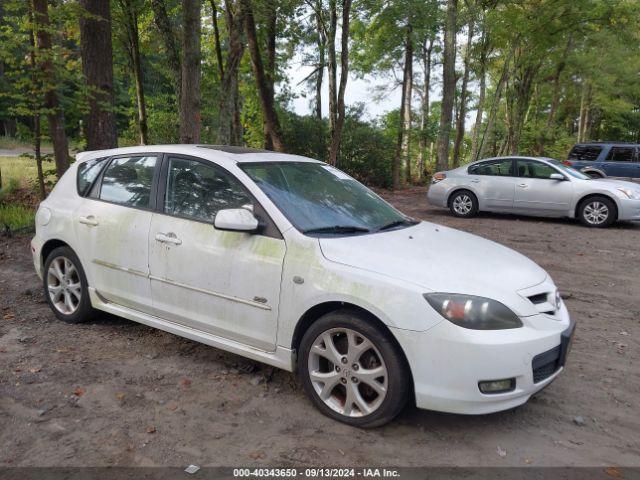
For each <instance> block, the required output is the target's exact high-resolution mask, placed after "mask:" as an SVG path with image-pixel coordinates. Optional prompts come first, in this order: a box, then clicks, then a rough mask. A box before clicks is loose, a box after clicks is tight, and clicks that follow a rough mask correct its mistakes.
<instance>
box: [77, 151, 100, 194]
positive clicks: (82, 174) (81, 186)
mask: <svg viewBox="0 0 640 480" xmlns="http://www.w3.org/2000/svg"><path fill="white" fill-rule="evenodd" d="M106 160H107V157H103V158H93V159H91V160H87V161H86V162H83V163H81V164H80V165H78V179H77V188H78V195H80V196H81V197H86V196H87V195H88V194H89V190H91V185H93V182H94V181H95V179H96V178H98V175H100V172H101V171H102V169H103V168H104V166H105V164H106Z"/></svg>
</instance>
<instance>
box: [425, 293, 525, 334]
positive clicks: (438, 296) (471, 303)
mask: <svg viewBox="0 0 640 480" xmlns="http://www.w3.org/2000/svg"><path fill="white" fill-rule="evenodd" d="M424 298H425V299H426V300H427V302H429V305H431V306H432V307H433V308H434V309H435V311H436V312H438V313H439V314H440V315H442V316H443V317H444V318H446V319H447V320H449V321H450V322H452V323H455V324H456V325H458V326H459V327H463V328H470V329H473V330H504V329H507V328H519V327H521V326H522V322H521V321H520V319H519V318H518V316H517V315H516V314H515V313H513V312H512V311H511V310H510V309H509V308H507V307H505V306H504V305H503V304H502V303H500V302H498V301H496V300H491V299H490V298H485V297H476V296H475V295H458V294H455V293H425V294H424Z"/></svg>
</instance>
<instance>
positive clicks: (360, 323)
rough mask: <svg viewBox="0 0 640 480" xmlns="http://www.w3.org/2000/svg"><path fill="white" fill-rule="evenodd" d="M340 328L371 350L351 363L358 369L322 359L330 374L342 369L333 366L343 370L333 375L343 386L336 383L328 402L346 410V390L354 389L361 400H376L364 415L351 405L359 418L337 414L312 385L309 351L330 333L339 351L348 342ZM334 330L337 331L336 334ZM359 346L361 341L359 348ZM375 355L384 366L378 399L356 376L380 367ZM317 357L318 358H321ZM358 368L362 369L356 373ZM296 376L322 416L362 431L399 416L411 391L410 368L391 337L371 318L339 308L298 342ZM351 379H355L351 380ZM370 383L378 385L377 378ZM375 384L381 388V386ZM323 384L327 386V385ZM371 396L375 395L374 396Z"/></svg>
mask: <svg viewBox="0 0 640 480" xmlns="http://www.w3.org/2000/svg"><path fill="white" fill-rule="evenodd" d="M340 329H348V330H350V331H352V332H355V335H356V336H361V337H360V339H361V340H362V339H366V340H368V341H370V342H371V344H372V345H373V347H374V348H371V347H369V348H368V349H365V350H363V352H364V353H361V354H360V356H359V357H358V359H357V360H355V363H354V364H353V365H356V364H357V365H358V367H354V366H353V365H349V363H350V362H346V363H347V365H346V366H345V365H339V366H337V365H335V364H334V363H332V362H330V361H328V360H324V362H325V363H326V365H327V366H326V367H325V368H326V369H327V370H328V371H329V372H330V373H333V372H334V370H337V371H340V370H341V368H336V367H343V368H342V371H341V372H340V373H339V374H338V373H336V375H338V376H339V377H340V376H341V377H340V378H339V380H340V382H342V383H341V384H339V383H338V382H336V384H335V386H334V387H332V388H331V390H330V393H331V396H330V399H329V402H335V403H334V404H337V405H338V406H336V407H335V408H343V409H344V408H346V404H347V394H346V392H347V388H354V389H356V390H357V391H358V392H359V394H360V399H363V398H364V399H367V398H368V399H372V398H373V400H372V402H373V403H374V404H376V401H377V402H378V403H377V406H376V408H375V409H373V410H372V411H371V412H370V413H367V414H365V413H364V411H363V410H361V409H359V408H358V407H357V405H356V403H355V402H354V403H351V405H350V410H355V409H357V410H358V412H356V414H358V415H360V416H349V415H345V414H344V410H343V413H341V412H338V411H337V410H335V409H334V408H332V407H331V406H330V405H328V404H327V403H325V401H324V400H322V399H321V398H320V395H319V393H318V392H317V391H316V389H315V387H314V383H313V382H312V380H311V378H310V368H309V362H310V355H309V354H310V351H311V348H312V347H313V345H314V342H315V341H316V340H317V339H318V337H319V336H320V335H323V334H325V333H330V334H331V335H334V336H333V337H332V338H334V339H336V340H335V341H336V342H337V343H336V344H334V345H335V346H336V348H337V349H338V347H339V346H340V343H339V342H341V341H343V344H342V345H343V346H344V342H347V343H348V340H347V338H346V337H347V333H346V332H345V333H344V337H341V336H340V335H341V332H340V331H339V330H340ZM336 330H338V332H336ZM361 344H362V342H361V343H360V344H358V345H361ZM325 348H326V345H325ZM338 350H340V349H338ZM339 353H340V355H342V354H343V353H344V354H345V355H349V353H345V352H343V351H339ZM378 354H379V355H380V356H381V357H382V360H383V362H382V363H381V365H382V366H383V367H386V380H385V381H384V382H383V383H384V386H385V387H386V394H385V395H384V396H380V397H378V396H377V395H378V394H377V393H376V392H374V390H373V389H372V388H371V386H370V382H369V381H367V380H362V381H359V380H358V379H357V378H356V377H355V376H356V375H358V374H362V373H364V371H365V368H375V367H378V366H379V365H378V364H377V363H376V359H377V355H378ZM367 356H368V357H367ZM316 358H318V359H319V358H324V357H316ZM346 358H347V357H346V356H344V357H343V359H346ZM351 358H355V357H351ZM311 361H313V360H311ZM371 361H373V362H374V364H373V365H372V364H371ZM363 362H364V363H367V366H366V367H365V366H361V367H360V365H362V363H363ZM360 368H361V369H362V370H360V371H358V370H359V369H360ZM353 372H355V373H353ZM298 374H299V376H300V379H301V381H302V385H303V387H304V390H305V392H306V393H307V395H308V396H309V398H310V399H311V402H312V403H313V404H314V405H315V406H316V408H318V410H320V411H321V412H322V413H323V414H325V415H327V416H328V417H330V418H333V419H335V420H338V421H340V422H343V423H346V424H347V425H351V426H355V427H361V428H373V427H379V426H381V425H384V424H385V423H388V422H390V421H391V420H393V418H394V417H395V416H396V415H398V413H400V411H401V410H402V409H403V407H404V406H405V404H406V403H407V400H408V399H409V395H410V391H411V389H410V378H411V375H410V373H409V367H408V365H407V362H406V360H405V357H404V355H403V353H402V351H401V350H400V348H399V347H398V346H397V344H396V343H395V342H394V341H393V339H392V338H389V335H388V334H387V332H384V331H383V330H382V329H381V328H379V327H378V326H376V325H375V324H374V323H373V322H372V321H371V319H370V318H368V317H367V316H366V315H363V314H362V313H360V312H358V311H356V310H352V309H342V310H336V311H334V312H330V313H328V314H326V315H324V316H322V317H321V318H319V319H318V320H317V321H316V322H314V323H313V324H312V325H311V326H310V327H309V329H308V330H307V331H306V332H305V334H304V337H303V338H302V341H301V343H300V348H299V352H298ZM354 378H355V380H351V379H354ZM363 378H364V377H363ZM378 378H381V377H378ZM373 381H374V382H377V379H375V380H373ZM377 384H378V385H380V384H381V383H377ZM324 385H326V383H325V384H324ZM324 385H323V387H324ZM319 388H320V387H319ZM372 394H373V395H376V396H375V397H374V396H373V395H372ZM341 395H342V397H343V398H344V401H343V403H342V406H340V405H339V402H340V397H341ZM352 407H354V408H352Z"/></svg>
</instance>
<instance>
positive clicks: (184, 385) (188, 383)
mask: <svg viewBox="0 0 640 480" xmlns="http://www.w3.org/2000/svg"><path fill="white" fill-rule="evenodd" d="M180 386H181V387H182V388H189V387H190V386H191V380H189V379H188V378H183V379H182V380H180Z"/></svg>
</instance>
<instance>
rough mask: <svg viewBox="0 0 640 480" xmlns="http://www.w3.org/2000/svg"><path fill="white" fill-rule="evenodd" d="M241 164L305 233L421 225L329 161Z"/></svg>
mask: <svg viewBox="0 0 640 480" xmlns="http://www.w3.org/2000/svg"><path fill="white" fill-rule="evenodd" d="M240 167H241V168H242V169H243V170H244V171H245V172H246V173H247V175H249V177H251V179H252V180H253V181H254V182H256V184H257V185H258V186H259V187H260V189H262V191H263V192H264V193H265V194H266V195H267V196H268V197H269V198H270V199H271V200H272V201H273V203H275V204H276V206H277V207H278V208H279V209H280V211H282V213H283V214H284V215H285V216H286V217H287V218H288V219H289V221H290V222H291V223H292V224H293V225H294V226H295V227H296V228H297V229H298V230H300V231H301V232H303V233H309V234H328V235H337V234H358V233H360V234H362V233H367V232H372V231H379V230H381V229H383V230H384V229H386V228H395V227H398V228H400V227H402V226H404V225H412V224H414V223H415V222H413V221H411V220H410V219H409V218H407V217H405V216H404V215H402V214H401V213H400V212H398V211H397V210H396V209H395V208H393V207H392V206H391V205H389V204H388V203H387V202H385V201H384V200H382V199H381V198H380V197H379V196H378V195H376V194H375V193H373V192H372V191H371V190H369V189H368V188H366V187H365V186H364V185H362V184H361V183H359V182H357V181H356V180H354V179H353V178H351V177H350V176H348V175H347V174H345V173H343V172H341V171H340V170H338V169H336V168H333V167H331V166H329V165H326V164H323V163H311V162H273V163H272V162H260V163H247V164H241V165H240Z"/></svg>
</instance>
